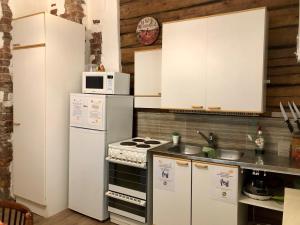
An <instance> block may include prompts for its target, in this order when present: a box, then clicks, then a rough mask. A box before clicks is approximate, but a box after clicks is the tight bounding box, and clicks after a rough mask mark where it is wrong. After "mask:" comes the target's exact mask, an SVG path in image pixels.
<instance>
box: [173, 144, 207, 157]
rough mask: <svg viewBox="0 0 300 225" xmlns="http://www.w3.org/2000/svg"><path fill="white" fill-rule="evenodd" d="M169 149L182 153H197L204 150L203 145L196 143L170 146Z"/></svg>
mask: <svg viewBox="0 0 300 225" xmlns="http://www.w3.org/2000/svg"><path fill="white" fill-rule="evenodd" d="M169 151H171V152H178V153H180V154H185V155H197V154H199V153H201V152H202V147H200V146H195V145H186V144H181V145H176V146H173V147H171V148H169Z"/></svg>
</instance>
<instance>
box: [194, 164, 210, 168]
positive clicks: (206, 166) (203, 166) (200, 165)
mask: <svg viewBox="0 0 300 225" xmlns="http://www.w3.org/2000/svg"><path fill="white" fill-rule="evenodd" d="M195 166H196V167H197V168H199V169H208V165H204V164H200V163H195Z"/></svg>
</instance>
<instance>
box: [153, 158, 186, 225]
mask: <svg viewBox="0 0 300 225" xmlns="http://www.w3.org/2000/svg"><path fill="white" fill-rule="evenodd" d="M153 160H154V162H153V163H154V165H153V166H154V167H153V168H154V169H153V224H155V225H190V224H191V161H188V160H182V159H178V160H177V159H172V158H164V157H158V156H154V159H153Z"/></svg>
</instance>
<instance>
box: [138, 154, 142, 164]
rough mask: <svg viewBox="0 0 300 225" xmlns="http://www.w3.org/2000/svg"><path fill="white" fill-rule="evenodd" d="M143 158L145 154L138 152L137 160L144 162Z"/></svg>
mask: <svg viewBox="0 0 300 225" xmlns="http://www.w3.org/2000/svg"><path fill="white" fill-rule="evenodd" d="M142 160H143V154H138V157H137V161H138V162H139V163H142Z"/></svg>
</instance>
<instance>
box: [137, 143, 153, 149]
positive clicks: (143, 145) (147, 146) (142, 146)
mask: <svg viewBox="0 0 300 225" xmlns="http://www.w3.org/2000/svg"><path fill="white" fill-rule="evenodd" d="M136 147H137V148H150V147H151V145H146V144H138V145H136Z"/></svg>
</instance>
